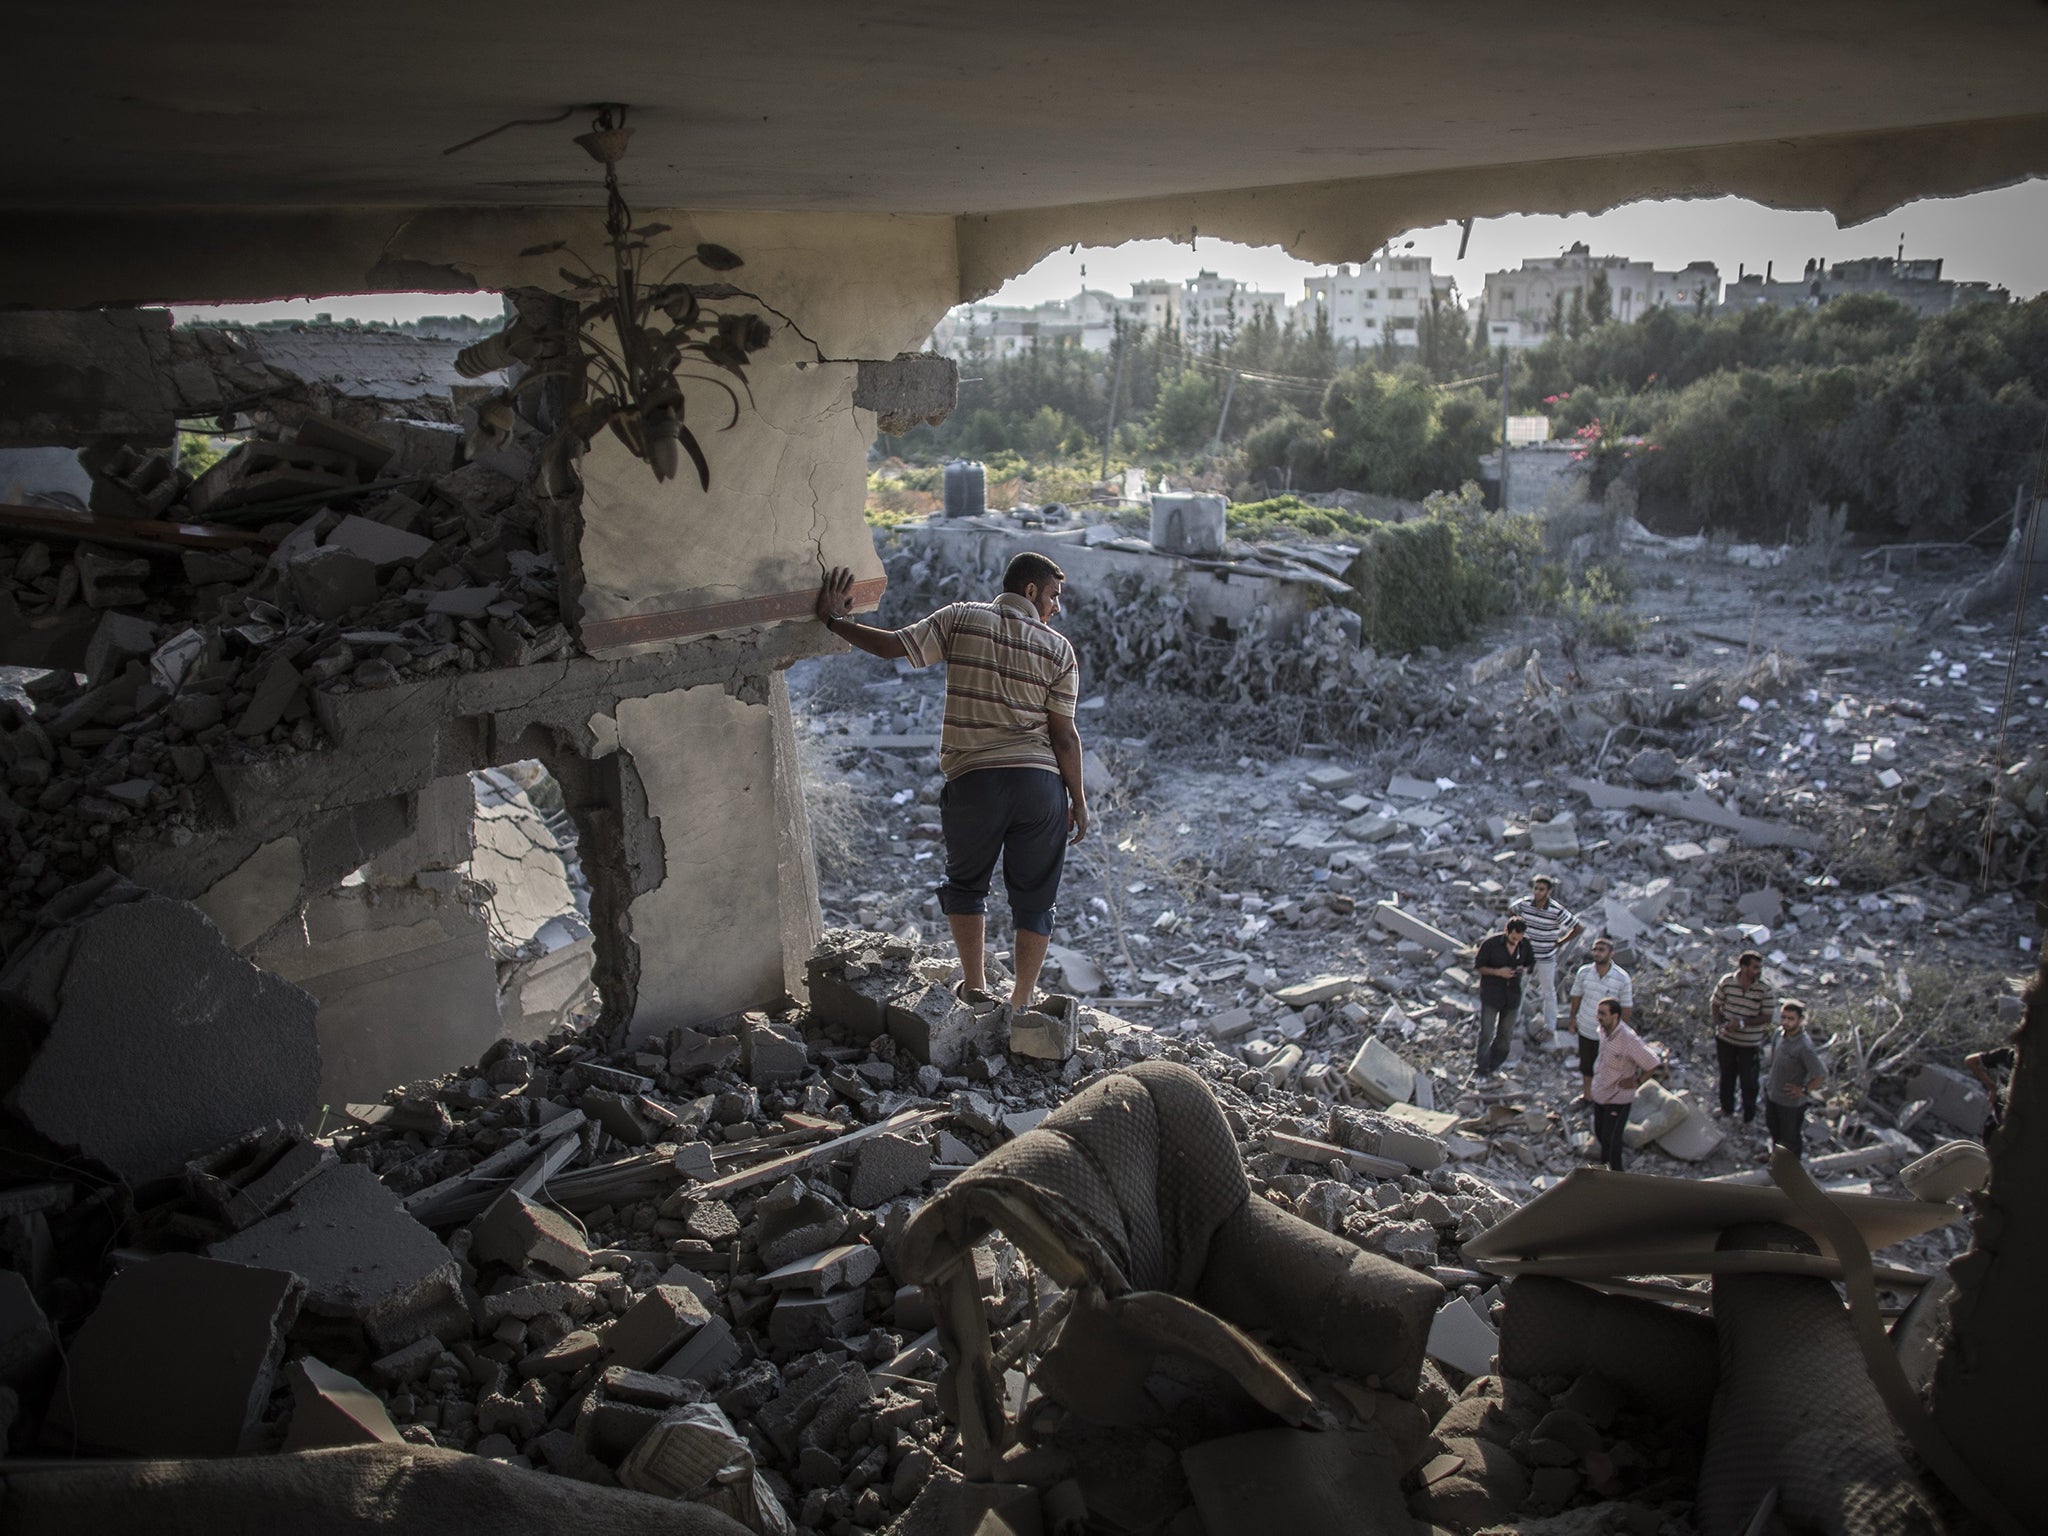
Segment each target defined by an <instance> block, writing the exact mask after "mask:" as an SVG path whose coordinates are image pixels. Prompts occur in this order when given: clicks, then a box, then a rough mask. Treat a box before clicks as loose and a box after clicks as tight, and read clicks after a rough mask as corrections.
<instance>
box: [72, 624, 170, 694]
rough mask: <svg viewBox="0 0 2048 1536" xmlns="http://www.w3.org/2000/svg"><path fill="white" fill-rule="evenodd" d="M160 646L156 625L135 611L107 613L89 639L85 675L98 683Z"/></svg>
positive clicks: (86, 647) (116, 675)
mask: <svg viewBox="0 0 2048 1536" xmlns="http://www.w3.org/2000/svg"><path fill="white" fill-rule="evenodd" d="M155 648H156V626H155V625H154V624H151V623H150V622H149V621H148V620H147V619H138V618H137V617H135V615H134V614H132V613H103V614H101V615H100V618H99V622H98V623H97V624H95V625H94V626H93V630H92V638H91V639H89V640H87V641H86V642H85V675H86V677H87V678H88V679H90V680H91V681H92V682H93V683H94V684H95V685H97V684H100V683H104V682H108V681H110V680H111V679H113V678H115V677H118V676H120V674H121V672H122V670H123V669H124V668H125V667H126V666H127V665H128V663H129V662H131V661H134V660H136V659H137V658H139V657H143V656H147V655H149V654H150V652H151V651H153V650H154V649H155Z"/></svg>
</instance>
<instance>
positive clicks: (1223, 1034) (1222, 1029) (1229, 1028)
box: [1202, 1008, 1254, 1041]
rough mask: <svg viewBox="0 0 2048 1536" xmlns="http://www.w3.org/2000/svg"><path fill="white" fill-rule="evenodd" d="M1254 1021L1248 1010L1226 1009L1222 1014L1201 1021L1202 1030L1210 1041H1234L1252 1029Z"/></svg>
mask: <svg viewBox="0 0 2048 1536" xmlns="http://www.w3.org/2000/svg"><path fill="white" fill-rule="evenodd" d="M1253 1022H1254V1020H1253V1018H1252V1011H1251V1009H1249V1008H1226V1009H1224V1010H1223V1012H1221V1013H1219V1014H1215V1015H1213V1016H1211V1017H1209V1018H1206V1019H1204V1020H1202V1028H1203V1029H1205V1030H1206V1031H1208V1034H1209V1038H1210V1039H1211V1040H1218V1041H1225V1040H1235V1039H1236V1038H1237V1037H1238V1036H1239V1035H1242V1034H1244V1033H1245V1032H1246V1031H1247V1030H1249V1029H1250V1028H1251V1027H1252V1024H1253Z"/></svg>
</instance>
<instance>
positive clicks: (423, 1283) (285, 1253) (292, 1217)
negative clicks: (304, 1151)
mask: <svg viewBox="0 0 2048 1536" xmlns="http://www.w3.org/2000/svg"><path fill="white" fill-rule="evenodd" d="M207 1253H208V1256H209V1257H212V1258H215V1259H220V1260H224V1261H226V1262H229V1263H235V1264H249V1265H255V1266H260V1267H263V1268H269V1269H281V1270H286V1271H288V1272H290V1273H292V1274H294V1275H297V1276H298V1277H299V1278H300V1279H301V1280H303V1281H304V1282H305V1285H306V1301H305V1305H306V1309H307V1311H309V1312H313V1313H317V1314H320V1315H322V1316H327V1317H340V1318H347V1319H350V1320H352V1321H355V1322H358V1323H360V1324H361V1325H362V1327H363V1329H364V1331H365V1332H367V1333H368V1335H369V1338H370V1343H371V1345H372V1346H373V1347H374V1348H375V1349H376V1350H377V1352H378V1353H379V1354H388V1353H389V1352H390V1351H392V1350H395V1349H397V1348H399V1347H400V1346H401V1345H405V1344H410V1343H412V1342H413V1341H414V1340H416V1339H419V1338H423V1337H425V1336H426V1335H428V1334H435V1335H437V1336H442V1337H456V1336H459V1335H460V1334H463V1333H466V1332H467V1331H468V1328H469V1308H468V1306H467V1305H466V1304H465V1303H464V1301H463V1299H462V1289H461V1284H460V1281H459V1279H458V1277H457V1272H456V1265H455V1260H454V1258H453V1257H452V1256H451V1255H450V1254H449V1252H448V1250H447V1249H446V1248H445V1247H443V1246H442V1244H441V1242H440V1240H439V1239H438V1238H436V1237H435V1236H434V1234H433V1233H431V1232H429V1231H428V1230H427V1229H426V1228H425V1227H423V1226H421V1225H420V1224H419V1223H418V1222H417V1221H415V1220H413V1218H412V1217H410V1216H408V1215H407V1214H406V1213H405V1209H404V1207H403V1206H402V1205H401V1204H400V1203H399V1199H398V1196H397V1195H395V1194H393V1193H392V1192H391V1191H390V1190H389V1189H388V1188H386V1187H385V1185H384V1183H383V1182H382V1181H381V1180H380V1179H379V1178H378V1177H377V1176H376V1175H375V1174H374V1173H372V1172H371V1171H370V1170H369V1169H368V1168H366V1167H364V1166H363V1165H362V1164H360V1163H343V1164H341V1165H340V1166H338V1167H336V1168H332V1169H329V1170H328V1171H327V1172H326V1173H323V1174H322V1175H321V1176H320V1177H319V1178H317V1179H315V1180H314V1181H313V1182H312V1183H310V1184H308V1185H307V1186H306V1187H305V1188H304V1189H302V1190H301V1191H299V1193H298V1194H297V1195H296V1196H294V1197H293V1199H292V1203H291V1205H290V1207H289V1208H288V1209H286V1210H285V1211H282V1212H280V1213H279V1214H278V1215H275V1216H272V1217H269V1218H267V1219H266V1220H263V1221H259V1222H258V1223H256V1225H254V1226H253V1227H250V1228H249V1229H248V1230H247V1231H244V1232H238V1233H236V1234H235V1235H234V1236H233V1237H230V1238H227V1239H225V1240H223V1241H221V1242H218V1243H215V1244H214V1245H213V1246H212V1247H211V1248H209V1249H208V1250H207Z"/></svg>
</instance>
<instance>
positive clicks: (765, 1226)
mask: <svg viewBox="0 0 2048 1536" xmlns="http://www.w3.org/2000/svg"><path fill="white" fill-rule="evenodd" d="M863 1145H865V1143H863ZM736 1225H737V1224H735V1226H736ZM848 1225H849V1222H848V1219H847V1215H846V1212H844V1211H842V1210H840V1209H839V1207H838V1206H836V1205H834V1204H833V1203H832V1202H831V1201H829V1200H826V1199H825V1198H824V1197H822V1196H820V1195H818V1194H815V1193H813V1192H812V1191H810V1190H808V1189H806V1188H804V1186H803V1185H802V1184H801V1183H799V1182H798V1181H797V1180H795V1179H790V1180H788V1181H787V1182H785V1183H783V1184H779V1185H777V1186H776V1187H775V1188H774V1189H772V1190H770V1191H769V1192H768V1193H767V1194H766V1195H763V1196H762V1197H761V1199H760V1200H759V1201H758V1202H757V1203H756V1204H755V1206H754V1245H755V1247H756V1249H757V1250H758V1251H759V1253H760V1255H761V1262H762V1263H763V1264H766V1265H767V1266H768V1267H769V1268H770V1269H780V1268H781V1267H782V1266H783V1265H785V1264H788V1263H792V1262H794V1261H795V1260H797V1259H800V1258H803V1257H804V1256H805V1255H806V1254H812V1253H816V1252H818V1251H819V1250H820V1249H824V1248H830V1247H831V1246H833V1244H835V1243H837V1242H839V1241H840V1240H841V1239H842V1238H843V1237H845V1235H846V1229H847V1226H848Z"/></svg>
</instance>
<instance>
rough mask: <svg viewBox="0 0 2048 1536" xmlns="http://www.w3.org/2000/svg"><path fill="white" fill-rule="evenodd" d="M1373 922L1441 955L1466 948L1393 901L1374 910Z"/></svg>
mask: <svg viewBox="0 0 2048 1536" xmlns="http://www.w3.org/2000/svg"><path fill="white" fill-rule="evenodd" d="M1372 920H1373V921H1374V922H1375V923H1377V924H1379V926H1380V927H1382V928H1384V929H1386V930H1387V931H1388V932H1389V933H1396V934H1399V935H1400V936H1401V937H1402V938H1404V939H1413V940H1414V941H1415V942H1416V943H1417V944H1422V945H1426V946H1427V947H1428V948H1430V949H1433V950H1436V951H1437V952H1438V953H1439V954H1441V953H1443V952H1444V951H1446V950H1452V949H1462V948H1463V947H1464V946H1463V944H1462V943H1460V942H1459V941H1458V940H1457V939H1454V938H1452V937H1451V935H1449V934H1448V933H1445V932H1444V931H1443V929H1441V928H1438V927H1436V926H1434V925H1433V924H1430V923H1426V922H1424V921H1423V920H1422V919H1421V918H1419V917H1417V916H1415V915H1414V914H1413V913H1412V912H1407V911H1404V910H1402V909H1401V908H1400V907H1398V906H1396V905H1395V904H1394V903H1393V902H1391V901H1383V902H1381V903H1380V904H1379V905H1378V906H1376V907H1374V908H1373V912H1372Z"/></svg>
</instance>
